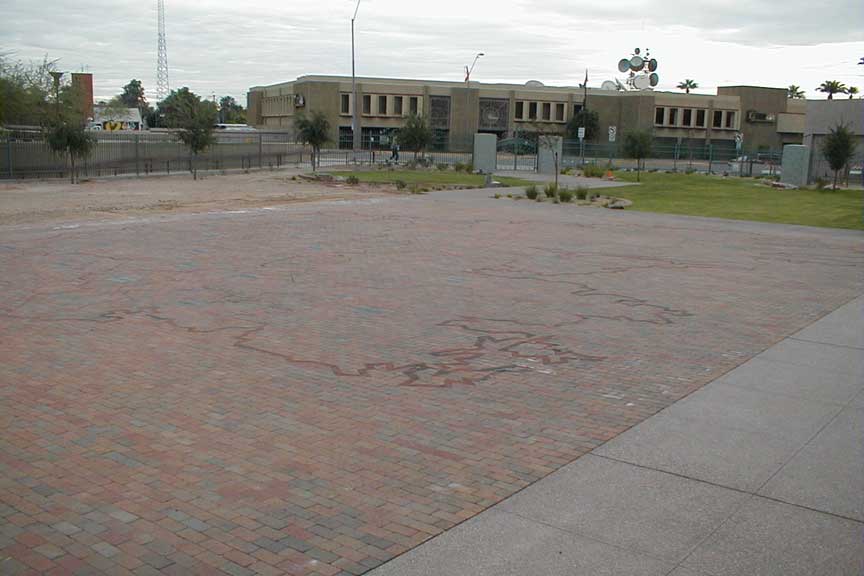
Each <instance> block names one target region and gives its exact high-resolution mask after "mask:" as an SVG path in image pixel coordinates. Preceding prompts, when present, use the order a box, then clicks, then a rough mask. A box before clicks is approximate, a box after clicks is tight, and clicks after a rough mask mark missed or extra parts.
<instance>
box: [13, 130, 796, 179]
mask: <svg viewBox="0 0 864 576" xmlns="http://www.w3.org/2000/svg"><path fill="white" fill-rule="evenodd" d="M94 136H95V137H96V145H95V146H94V147H93V150H92V151H91V153H90V154H89V155H88V156H87V157H86V158H81V159H79V160H78V161H77V162H76V164H77V166H76V168H77V170H78V174H79V176H80V177H85V178H87V177H99V176H119V175H139V176H140V175H147V174H171V173H175V172H181V171H185V172H188V171H192V170H216V171H219V170H249V169H261V168H279V167H282V166H309V165H310V161H311V158H312V150H311V148H310V147H308V146H305V145H303V144H300V143H298V142H295V141H294V140H293V138H292V137H291V136H290V135H289V134H288V133H286V132H261V131H257V132H238V133H217V134H216V142H215V144H213V145H212V146H210V147H209V148H208V149H207V150H206V151H205V152H203V153H201V154H199V155H197V156H194V155H192V154H190V152H189V149H188V148H187V147H186V146H185V145H184V144H183V143H182V142H180V140H179V139H178V138H177V135H176V134H174V133H170V132H102V133H98V132H97V133H94ZM437 148H438V149H432V150H428V151H426V152H425V153H424V154H422V155H421V156H419V157H417V159H422V162H423V163H425V164H427V165H433V166H434V165H438V166H454V165H456V164H463V165H470V164H472V162H473V154H472V152H471V148H470V147H469V146H468V145H467V143H463V144H462V145H454V146H451V147H449V148H444V149H441V148H442V147H440V146H438V147H437ZM414 160H415V154H414V153H413V152H411V151H406V150H402V151H400V153H399V159H398V163H399V164H403V165H404V164H407V163H410V162H412V161H414ZM780 161H781V153H780V152H779V151H764V150H760V151H758V152H746V151H745V152H742V153H740V154H739V153H738V152H736V150H735V148H734V146H712V145H679V144H675V145H668V144H658V143H655V145H654V146H653V149H652V153H651V156H650V158H649V159H647V160H646V161H645V168H646V169H649V170H650V169H656V170H675V171H695V172H710V173H730V174H743V175H747V176H759V175H774V174H777V173H778V171H779V167H780ZM394 163H397V161H396V160H395V159H394V158H393V155H392V151H390V150H381V149H371V150H370V149H365V150H360V151H357V152H354V151H352V150H345V149H340V148H338V147H334V148H327V149H324V150H322V151H321V157H320V165H321V166H322V167H335V166H348V165H356V166H364V165H366V166H369V165H378V164H394ZM582 164H597V165H602V166H607V165H611V166H614V167H616V168H635V166H636V162H635V160H632V159H629V158H626V157H625V155H624V153H623V146H621V145H620V143H603V144H594V143H585V144H582V143H581V142H579V141H578V140H577V141H569V140H568V141H565V142H564V148H563V157H562V159H561V168H562V169H564V168H568V167H578V166H580V165H582ZM497 167H498V170H526V171H531V170H536V169H537V154H536V144H535V145H534V146H533V147H532V146H526V145H521V144H516V143H514V142H508V141H502V142H501V143H499V147H498V157H497ZM69 175H70V166H69V162H68V158H66V157H65V156H64V155H58V154H55V153H54V152H52V151H51V149H50V148H49V146H48V144H47V143H46V142H45V140H44V138H43V137H42V135H41V134H40V133H38V132H31V133H12V134H8V135H7V136H6V137H5V138H4V139H3V140H0V178H7V179H8V178H15V179H17V178H65V177H68V176H69Z"/></svg>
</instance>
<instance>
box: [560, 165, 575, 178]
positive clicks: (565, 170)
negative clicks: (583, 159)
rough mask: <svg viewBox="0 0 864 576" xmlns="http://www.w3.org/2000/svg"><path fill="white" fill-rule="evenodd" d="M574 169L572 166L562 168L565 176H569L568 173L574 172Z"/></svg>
mask: <svg viewBox="0 0 864 576" xmlns="http://www.w3.org/2000/svg"><path fill="white" fill-rule="evenodd" d="M572 171H573V169H572V168H570V167H569V166H568V167H567V168H562V169H561V174H562V175H564V176H567V175H568V174H570V172H572Z"/></svg>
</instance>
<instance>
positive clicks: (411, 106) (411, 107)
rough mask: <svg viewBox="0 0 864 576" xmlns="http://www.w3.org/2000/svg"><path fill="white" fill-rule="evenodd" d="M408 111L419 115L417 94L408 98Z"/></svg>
mask: <svg viewBox="0 0 864 576" xmlns="http://www.w3.org/2000/svg"><path fill="white" fill-rule="evenodd" d="M408 112H409V113H411V114H413V115H414V116H416V115H417V97H416V96H411V98H410V99H409V100H408Z"/></svg>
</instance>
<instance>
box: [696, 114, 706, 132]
mask: <svg viewBox="0 0 864 576" xmlns="http://www.w3.org/2000/svg"><path fill="white" fill-rule="evenodd" d="M696 126H698V127H699V128H704V127H705V110H696Z"/></svg>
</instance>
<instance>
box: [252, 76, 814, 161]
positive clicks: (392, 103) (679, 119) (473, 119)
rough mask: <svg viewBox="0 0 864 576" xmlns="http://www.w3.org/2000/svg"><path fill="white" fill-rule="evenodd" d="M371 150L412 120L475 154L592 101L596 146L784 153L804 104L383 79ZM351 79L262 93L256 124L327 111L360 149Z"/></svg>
mask: <svg viewBox="0 0 864 576" xmlns="http://www.w3.org/2000/svg"><path fill="white" fill-rule="evenodd" d="M357 84H358V88H357V90H358V97H359V98H360V99H361V101H360V106H359V109H360V116H361V118H360V126H361V130H362V141H363V143H364V147H367V146H369V145H370V143H379V142H381V139H382V137H383V138H384V140H385V141H386V137H387V135H388V134H389V133H390V131H392V130H393V129H396V128H399V127H400V126H401V125H402V124H403V123H404V121H405V118H406V117H407V116H409V115H410V114H415V113H416V114H420V115H424V116H426V117H427V118H428V119H429V122H430V125H431V127H432V129H433V130H434V133H435V142H436V145H438V146H442V147H443V146H449V147H467V146H468V145H469V143H470V141H471V137H472V135H473V134H474V133H476V132H481V133H492V134H495V135H497V136H499V137H502V138H503V137H512V136H514V135H516V134H517V133H522V134H524V133H526V132H537V131H541V132H545V133H560V134H562V135H563V134H564V133H565V131H566V125H567V122H568V121H569V120H570V119H571V118H572V117H573V115H574V114H576V113H578V112H579V110H581V109H582V108H583V107H584V106H585V104H586V97H587V105H588V108H589V109H590V110H593V111H596V112H597V113H598V115H599V121H600V126H599V131H598V137H597V138H596V141H597V142H601V143H605V142H607V140H608V136H607V135H608V130H609V128H610V127H615V128H616V129H617V133H618V134H623V133H625V132H627V131H630V130H637V129H638V130H646V129H647V130H652V131H653V133H654V137H655V141H656V142H657V143H658V144H660V145H663V144H668V145H670V146H674V145H675V144H684V145H686V144H692V145H699V146H702V145H705V144H709V143H710V144H712V145H713V146H714V147H715V148H722V149H725V150H727V151H729V150H732V151H733V152H734V149H735V136H736V134H737V133H739V132H740V133H742V134H743V137H744V142H745V147H746V148H747V149H754V150H755V149H758V148H762V149H775V150H776V149H779V148H780V147H782V146H783V145H784V144H787V143H799V144H800V143H801V141H802V139H803V134H804V124H805V121H804V117H805V114H806V103H805V101H792V100H788V99H787V98H786V92H785V90H784V89H777V88H758V87H747V86H732V87H725V88H721V89H720V90H718V93H717V94H716V95H706V94H680V93H670V92H654V91H641V92H636V91H631V92H618V91H610V90H600V89H596V88H589V89H588V90H587V91H585V90H583V89H582V88H579V87H573V86H560V87H559V86H544V85H543V84H541V83H539V82H536V81H532V82H528V83H526V84H524V85H521V84H481V83H478V82H471V83H470V84H466V83H464V82H440V81H424V80H409V79H405V80H401V79H385V78H358V79H357ZM352 110H353V94H352V89H351V78H350V77H344V76H301V77H299V78H298V79H296V80H293V81H291V82H284V83H281V84H273V85H270V86H256V87H253V88H251V89H250V91H249V94H248V122H249V124H250V125H253V126H255V127H256V128H261V129H271V130H288V131H291V130H293V123H294V118H295V117H296V116H297V114H299V113H303V112H312V111H321V112H323V113H324V114H325V115H326V116H327V118H328V120H329V121H330V126H331V127H332V134H331V139H332V140H333V142H338V143H339V146H340V147H342V148H350V147H351V143H352V129H351V114H352Z"/></svg>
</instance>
